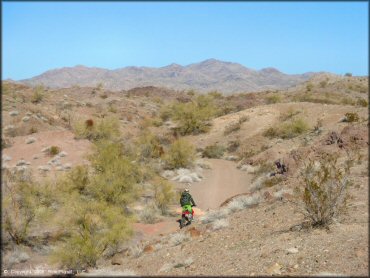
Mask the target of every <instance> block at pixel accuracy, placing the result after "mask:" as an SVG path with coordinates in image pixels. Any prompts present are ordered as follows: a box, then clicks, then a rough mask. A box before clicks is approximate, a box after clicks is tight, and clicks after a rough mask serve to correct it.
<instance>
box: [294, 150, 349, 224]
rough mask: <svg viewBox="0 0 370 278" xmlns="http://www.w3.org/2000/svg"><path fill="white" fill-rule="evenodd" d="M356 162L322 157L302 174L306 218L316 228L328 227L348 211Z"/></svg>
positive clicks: (328, 155) (324, 155)
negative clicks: (353, 165) (352, 170)
mask: <svg viewBox="0 0 370 278" xmlns="http://www.w3.org/2000/svg"><path fill="white" fill-rule="evenodd" d="M352 164H353V161H352V160H351V159H348V158H347V159H346V160H345V161H344V162H343V163H340V162H339V159H338V155H337V154H322V155H321V157H320V158H319V160H317V161H314V160H309V162H308V163H307V164H306V165H305V167H304V169H303V170H302V172H301V175H302V177H303V181H304V187H303V189H301V188H297V192H298V193H299V194H300V196H301V197H302V202H303V210H302V212H303V213H304V215H305V216H306V217H307V218H308V219H309V220H310V221H311V224H312V225H313V226H326V225H328V224H330V223H331V222H332V221H333V219H337V218H338V217H339V216H340V214H341V213H343V212H345V210H346V208H347V201H348V197H349V195H348V187H349V186H350V185H351V184H352V182H351V181H350V179H349V175H350V169H351V167H352Z"/></svg>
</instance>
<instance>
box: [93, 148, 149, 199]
mask: <svg viewBox="0 0 370 278" xmlns="http://www.w3.org/2000/svg"><path fill="white" fill-rule="evenodd" d="M89 159H90V161H91V166H92V167H93V169H94V170H95V172H96V173H97V174H95V175H94V176H93V177H92V178H91V183H90V184H88V189H87V190H88V192H89V194H90V195H91V196H93V197H94V198H96V199H99V200H105V201H106V202H107V203H109V204H116V205H121V206H122V205H127V204H129V203H131V202H132V201H133V200H135V199H136V198H137V197H138V194H139V188H138V187H137V186H136V184H137V183H139V182H141V180H142V172H141V169H140V167H139V165H138V164H136V163H134V162H132V160H131V159H130V158H129V157H126V156H125V154H124V153H123V146H122V145H121V144H120V143H113V142H109V141H101V142H98V143H97V144H96V145H95V152H94V153H93V154H92V155H91V156H90V157H89Z"/></svg>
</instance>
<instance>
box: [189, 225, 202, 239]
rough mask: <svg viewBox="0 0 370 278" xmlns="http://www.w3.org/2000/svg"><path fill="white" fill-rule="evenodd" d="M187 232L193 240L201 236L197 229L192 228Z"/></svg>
mask: <svg viewBox="0 0 370 278" xmlns="http://www.w3.org/2000/svg"><path fill="white" fill-rule="evenodd" d="M187 232H188V233H189V234H190V236H191V237H192V238H194V237H199V236H200V231H199V230H197V229H196V228H195V227H191V228H190V229H189V230H188V231H187Z"/></svg>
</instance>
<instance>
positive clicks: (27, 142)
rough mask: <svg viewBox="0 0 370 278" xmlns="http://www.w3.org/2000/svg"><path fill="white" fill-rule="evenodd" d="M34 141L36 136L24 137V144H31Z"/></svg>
mask: <svg viewBox="0 0 370 278" xmlns="http://www.w3.org/2000/svg"><path fill="white" fill-rule="evenodd" d="M35 141H36V138H34V137H30V138H27V139H26V144H32V143H34V142H35Z"/></svg>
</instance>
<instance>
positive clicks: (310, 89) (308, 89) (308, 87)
mask: <svg viewBox="0 0 370 278" xmlns="http://www.w3.org/2000/svg"><path fill="white" fill-rule="evenodd" d="M312 89H313V84H312V83H308V84H307V85H306V91H307V92H311V91H312Z"/></svg>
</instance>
